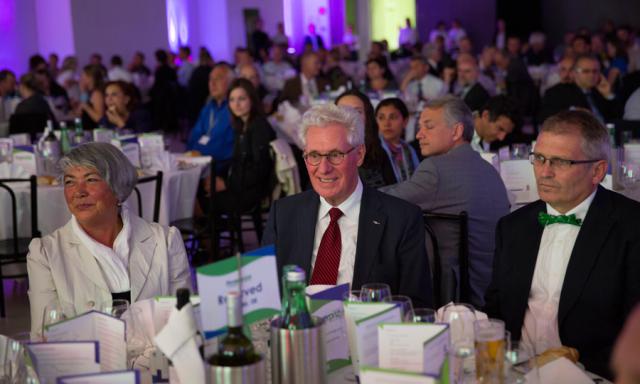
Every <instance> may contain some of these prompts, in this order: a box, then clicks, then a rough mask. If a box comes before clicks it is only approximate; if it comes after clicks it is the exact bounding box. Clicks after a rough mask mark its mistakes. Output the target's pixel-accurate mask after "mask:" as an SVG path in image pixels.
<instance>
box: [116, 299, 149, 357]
mask: <svg viewBox="0 0 640 384" xmlns="http://www.w3.org/2000/svg"><path fill="white" fill-rule="evenodd" d="M122 319H123V320H124V321H125V322H126V330H127V334H126V340H127V362H128V364H129V367H131V366H133V362H134V361H135V359H136V358H138V357H139V356H140V355H142V354H143V353H144V351H145V349H146V348H147V347H148V346H151V345H153V343H152V340H151V336H150V335H149V334H148V333H147V328H148V327H146V326H145V322H144V317H143V313H142V309H141V308H139V307H130V308H129V311H127V312H126V313H125V314H124V316H122Z"/></svg>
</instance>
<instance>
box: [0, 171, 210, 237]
mask: <svg viewBox="0 0 640 384" xmlns="http://www.w3.org/2000/svg"><path fill="white" fill-rule="evenodd" d="M203 168H204V165H202V164H198V165H196V166H193V167H192V168H189V169H184V170H171V171H165V172H164V175H163V180H162V196H161V198H160V216H159V222H160V224H163V225H169V223H170V222H171V221H174V220H179V219H185V218H189V217H192V216H193V205H194V203H195V198H196V192H197V189H198V182H199V180H200V175H201V173H202V170H203ZM12 187H14V192H15V193H16V199H17V208H18V209H17V218H18V235H19V236H20V237H30V236H31V204H30V195H31V194H30V192H29V188H28V183H12ZM138 189H139V190H140V194H141V200H142V213H143V217H144V218H145V219H146V220H148V221H152V220H153V204H154V199H155V182H150V183H145V184H140V185H139V186H138ZM125 205H126V206H127V207H128V208H129V209H130V210H131V211H132V212H135V213H136V214H138V212H139V209H138V201H137V197H136V194H135V192H132V193H131V196H129V199H128V200H127V201H126V202H125ZM0 217H2V219H1V220H0V239H8V238H11V236H12V220H11V199H10V198H9V194H8V193H6V192H5V191H0ZM70 218H71V213H70V212H69V209H68V208H67V203H66V201H65V199H64V192H63V187H62V185H39V186H38V229H39V230H40V232H41V233H42V235H43V236H44V235H47V234H49V233H51V232H53V231H55V230H56V229H58V228H60V227H61V226H63V225H65V224H66V223H67V222H68V221H69V219H70Z"/></svg>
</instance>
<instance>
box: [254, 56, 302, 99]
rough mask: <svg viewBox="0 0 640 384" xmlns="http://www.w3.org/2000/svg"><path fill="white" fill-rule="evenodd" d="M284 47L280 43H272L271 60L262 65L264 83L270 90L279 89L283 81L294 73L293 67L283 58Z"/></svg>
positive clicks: (275, 90) (282, 85)
mask: <svg viewBox="0 0 640 384" xmlns="http://www.w3.org/2000/svg"><path fill="white" fill-rule="evenodd" d="M285 53H286V51H285V48H284V47H282V46H280V45H274V46H273V47H272V48H271V60H269V61H267V62H266V63H264V65H262V72H263V73H264V85H265V86H266V87H267V89H268V90H269V91H271V92H277V91H281V90H282V88H283V87H284V82H285V81H286V80H287V79H289V78H291V77H294V76H295V75H296V71H295V69H293V67H292V66H291V64H289V62H287V61H286V60H284V56H285Z"/></svg>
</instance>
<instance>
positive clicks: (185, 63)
mask: <svg viewBox="0 0 640 384" xmlns="http://www.w3.org/2000/svg"><path fill="white" fill-rule="evenodd" d="M178 57H179V58H180V67H179V68H178V71H177V75H178V84H180V85H181V86H183V87H187V86H188V85H189V79H191V74H192V73H193V70H194V69H195V68H196V66H195V65H193V63H192V62H191V48H189V46H186V45H185V46H182V47H180V48H179V50H178Z"/></svg>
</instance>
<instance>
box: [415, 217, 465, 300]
mask: <svg viewBox="0 0 640 384" xmlns="http://www.w3.org/2000/svg"><path fill="white" fill-rule="evenodd" d="M423 219H424V227H425V231H426V232H427V236H428V237H429V239H430V241H431V245H432V248H433V249H432V252H433V270H432V273H433V292H434V296H435V304H436V306H437V307H440V306H442V305H444V304H446V303H444V302H443V297H444V293H443V292H442V259H441V257H442V256H441V254H440V250H441V248H440V245H439V243H438V236H437V235H436V231H435V230H434V225H437V223H439V222H442V223H451V224H454V225H457V226H458V236H459V239H458V260H457V261H458V267H459V275H460V278H459V281H458V284H457V293H458V295H457V297H458V298H457V300H458V301H460V302H464V303H469V302H470V299H471V287H470V284H469V227H468V225H469V224H468V221H469V217H468V215H467V212H465V211H462V212H460V214H458V215H455V214H450V213H437V212H426V211H425V212H423ZM454 297H456V295H455V293H454Z"/></svg>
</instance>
